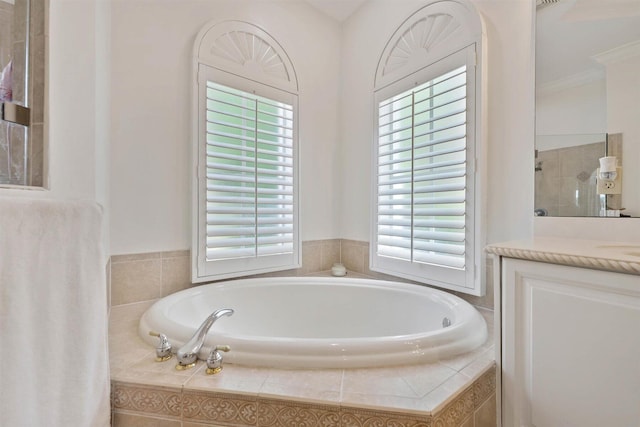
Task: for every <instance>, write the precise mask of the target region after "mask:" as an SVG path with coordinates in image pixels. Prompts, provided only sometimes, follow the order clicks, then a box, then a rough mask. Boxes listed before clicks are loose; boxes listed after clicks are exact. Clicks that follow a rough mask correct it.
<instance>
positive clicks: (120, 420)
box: [112, 411, 182, 427]
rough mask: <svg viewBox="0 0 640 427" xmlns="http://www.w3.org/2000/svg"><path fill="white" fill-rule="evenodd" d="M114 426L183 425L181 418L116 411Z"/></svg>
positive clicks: (171, 426)
mask: <svg viewBox="0 0 640 427" xmlns="http://www.w3.org/2000/svg"><path fill="white" fill-rule="evenodd" d="M112 426H113V427H182V423H181V422H180V420H175V419H168V418H156V417H150V416H140V415H133V414H127V413H122V412H119V411H115V412H114V413H113V422H112Z"/></svg>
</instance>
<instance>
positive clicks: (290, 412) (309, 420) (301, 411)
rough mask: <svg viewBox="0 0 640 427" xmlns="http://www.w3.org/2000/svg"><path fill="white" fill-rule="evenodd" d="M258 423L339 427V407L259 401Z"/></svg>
mask: <svg viewBox="0 0 640 427" xmlns="http://www.w3.org/2000/svg"><path fill="white" fill-rule="evenodd" d="M257 414H258V416H257V423H256V425H257V426H259V427H262V426H270V427H271V426H336V427H337V426H339V425H340V412H339V409H338V407H337V406H328V405H312V404H304V403H292V402H289V401H285V400H276V399H259V400H258V412H257Z"/></svg>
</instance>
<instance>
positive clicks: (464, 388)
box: [422, 373, 473, 421]
mask: <svg viewBox="0 0 640 427" xmlns="http://www.w3.org/2000/svg"><path fill="white" fill-rule="evenodd" d="M472 384H473V382H472V381H471V378H469V377H467V376H466V375H463V374H460V373H457V374H455V375H453V376H452V377H450V378H449V379H448V380H447V381H445V382H444V383H442V384H440V385H439V386H438V387H437V388H436V389H435V390H433V391H432V392H431V393H429V394H427V395H426V396H425V397H423V398H422V402H423V404H424V405H425V407H428V408H431V410H432V411H434V412H437V413H440V411H442V410H443V408H445V407H446V406H447V405H449V404H450V403H451V402H454V401H456V400H457V399H458V398H459V397H460V396H462V395H463V394H465V393H467V392H469V393H471V396H470V398H471V406H472V407H473V387H472ZM465 418H466V417H465ZM460 421H462V419H461V420H460Z"/></svg>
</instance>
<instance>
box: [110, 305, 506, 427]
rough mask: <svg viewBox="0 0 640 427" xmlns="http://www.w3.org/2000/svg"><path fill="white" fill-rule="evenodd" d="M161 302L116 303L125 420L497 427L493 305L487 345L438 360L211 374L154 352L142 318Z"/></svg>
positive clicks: (118, 394) (116, 414) (117, 365)
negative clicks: (141, 332) (141, 333)
mask: <svg viewBox="0 0 640 427" xmlns="http://www.w3.org/2000/svg"><path fill="white" fill-rule="evenodd" d="M154 302H155V301H148V302H142V303H134V304H128V305H121V306H115V307H113V308H112V309H111V316H110V323H109V329H110V331H109V346H110V353H111V354H110V362H111V382H112V409H113V425H114V426H116V427H128V426H134V425H135V426H139V425H153V426H158V427H204V426H281V425H287V426H310V427H311V426H322V427H329V426H336V427H338V426H354V427H364V426H369V425H394V426H396V425H397V426H412V427H417V426H421V427H426V426H432V425H434V426H435V425H440V424H438V421H439V420H446V423H445V424H442V425H447V426H449V425H451V426H458V425H459V426H465V427H467V426H471V427H473V426H476V427H479V426H494V425H495V360H494V359H495V357H494V354H495V352H494V345H493V312H492V311H490V310H484V309H481V308H479V309H478V310H479V311H480V313H481V314H482V315H483V316H484V318H485V320H486V323H487V328H488V332H489V337H488V339H487V342H485V344H483V345H482V346H481V347H480V348H478V349H476V350H474V351H472V352H470V353H466V354H463V355H459V356H455V357H452V358H449V359H445V360H440V361H438V362H435V363H429V364H421V365H410V366H398V367H385V368H367V369H322V370H300V369H291V370H288V369H271V368H252V367H247V366H239V365H232V364H226V365H225V366H224V370H223V371H222V372H221V373H220V374H217V375H206V374H205V372H204V369H205V368H206V364H205V363H204V362H198V366H196V367H195V368H193V369H190V370H187V371H177V370H175V368H174V367H175V364H176V361H175V357H174V358H172V359H171V360H169V361H167V362H162V363H157V362H155V360H154V359H155V352H154V349H153V348H152V347H150V346H149V345H148V344H146V343H144V342H143V341H142V340H141V339H140V338H139V337H138V333H137V327H138V321H139V319H140V316H141V315H142V313H144V312H145V311H146V310H147V309H148V308H149V307H150V306H151V304H153V303H154ZM221 344H224V343H221ZM232 351H233V349H232ZM377 422H379V423H382V424H377ZM394 422H395V424H393V423H394ZM145 423H150V424H145ZM371 423H373V424H371ZM389 423H391V424H389Z"/></svg>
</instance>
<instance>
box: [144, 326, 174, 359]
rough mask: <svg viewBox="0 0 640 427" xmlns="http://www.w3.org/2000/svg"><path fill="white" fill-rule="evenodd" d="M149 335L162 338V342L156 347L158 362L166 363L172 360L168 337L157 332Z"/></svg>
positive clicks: (150, 332) (151, 332)
mask: <svg viewBox="0 0 640 427" xmlns="http://www.w3.org/2000/svg"><path fill="white" fill-rule="evenodd" d="M149 335H151V336H152V337H158V338H160V342H159V343H158V346H157V347H156V362H164V361H167V360H169V359H171V357H172V356H173V354H172V353H171V343H170V342H169V340H168V339H167V336H166V335H165V334H161V333H158V332H155V331H149Z"/></svg>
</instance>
